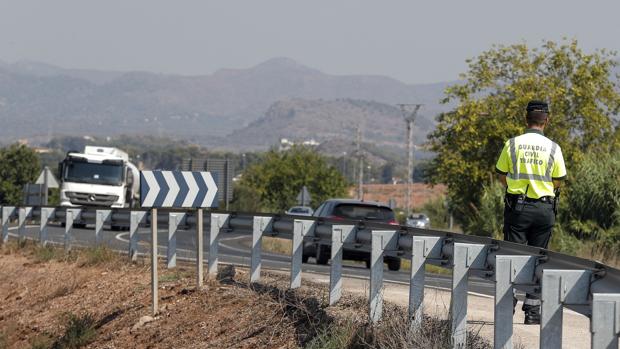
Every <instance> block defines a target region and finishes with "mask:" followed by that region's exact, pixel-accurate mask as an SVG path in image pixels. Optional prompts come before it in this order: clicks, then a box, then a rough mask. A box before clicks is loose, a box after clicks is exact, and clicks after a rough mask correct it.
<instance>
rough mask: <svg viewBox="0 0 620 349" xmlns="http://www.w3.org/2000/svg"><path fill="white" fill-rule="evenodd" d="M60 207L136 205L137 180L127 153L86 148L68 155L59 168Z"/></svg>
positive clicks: (92, 147)
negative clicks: (81, 151)
mask: <svg viewBox="0 0 620 349" xmlns="http://www.w3.org/2000/svg"><path fill="white" fill-rule="evenodd" d="M58 175H59V176H58V178H59V179H60V181H61V184H60V205H61V206H70V207H75V206H99V207H133V206H134V205H135V204H136V203H138V195H139V190H140V177H139V172H138V168H137V167H136V166H135V165H134V164H132V163H131V162H129V155H127V153H126V152H124V151H122V150H120V149H117V148H110V147H97V146H86V147H85V148H84V152H83V153H78V152H71V151H70V152H68V153H67V156H66V158H65V159H64V160H63V161H62V162H60V163H59V164H58Z"/></svg>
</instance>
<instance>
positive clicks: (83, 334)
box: [52, 314, 97, 349]
mask: <svg viewBox="0 0 620 349" xmlns="http://www.w3.org/2000/svg"><path fill="white" fill-rule="evenodd" d="M95 325H96V322H95V319H94V317H93V316H92V315H90V314H84V315H81V316H77V315H75V314H68V315H67V320H66V324H65V332H64V333H63V335H62V336H61V337H60V338H59V339H58V340H57V341H56V342H54V344H53V345H52V348H53V349H77V348H81V347H83V346H85V345H87V344H88V343H90V342H92V341H93V339H95V337H96V336H97V331H96V329H95Z"/></svg>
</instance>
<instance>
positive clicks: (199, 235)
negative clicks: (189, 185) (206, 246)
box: [196, 208, 204, 290]
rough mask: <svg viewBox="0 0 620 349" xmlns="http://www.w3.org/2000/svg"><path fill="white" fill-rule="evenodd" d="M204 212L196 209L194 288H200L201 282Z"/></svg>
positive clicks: (202, 273)
mask: <svg viewBox="0 0 620 349" xmlns="http://www.w3.org/2000/svg"><path fill="white" fill-rule="evenodd" d="M203 238H204V212H203V209H202V208H198V209H196V289H197V290H200V289H201V288H202V284H203V276H204V272H203V262H204V256H203V252H204V251H203V243H204V240H203Z"/></svg>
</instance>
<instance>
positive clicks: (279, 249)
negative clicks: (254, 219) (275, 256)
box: [262, 236, 293, 255]
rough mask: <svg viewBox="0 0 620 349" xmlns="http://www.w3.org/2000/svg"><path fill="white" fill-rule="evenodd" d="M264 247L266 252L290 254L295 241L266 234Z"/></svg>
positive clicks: (263, 242)
mask: <svg viewBox="0 0 620 349" xmlns="http://www.w3.org/2000/svg"><path fill="white" fill-rule="evenodd" d="M262 249H263V251H266V252H271V253H279V254H287V255H290V254H291V253H292V251H293V241H292V240H289V239H282V238H276V237H271V236H264V237H263V241H262Z"/></svg>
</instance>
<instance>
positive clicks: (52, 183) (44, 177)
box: [34, 166, 59, 205]
mask: <svg viewBox="0 0 620 349" xmlns="http://www.w3.org/2000/svg"><path fill="white" fill-rule="evenodd" d="M34 183H35V184H42V185H43V199H42V201H41V203H42V204H43V205H47V203H48V201H47V200H48V192H49V189H50V188H58V187H59V184H58V180H57V179H56V177H54V174H53V173H52V171H51V170H50V168H49V167H47V166H45V167H44V168H43V171H41V174H39V177H38V178H37V181H36V182H34Z"/></svg>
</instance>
